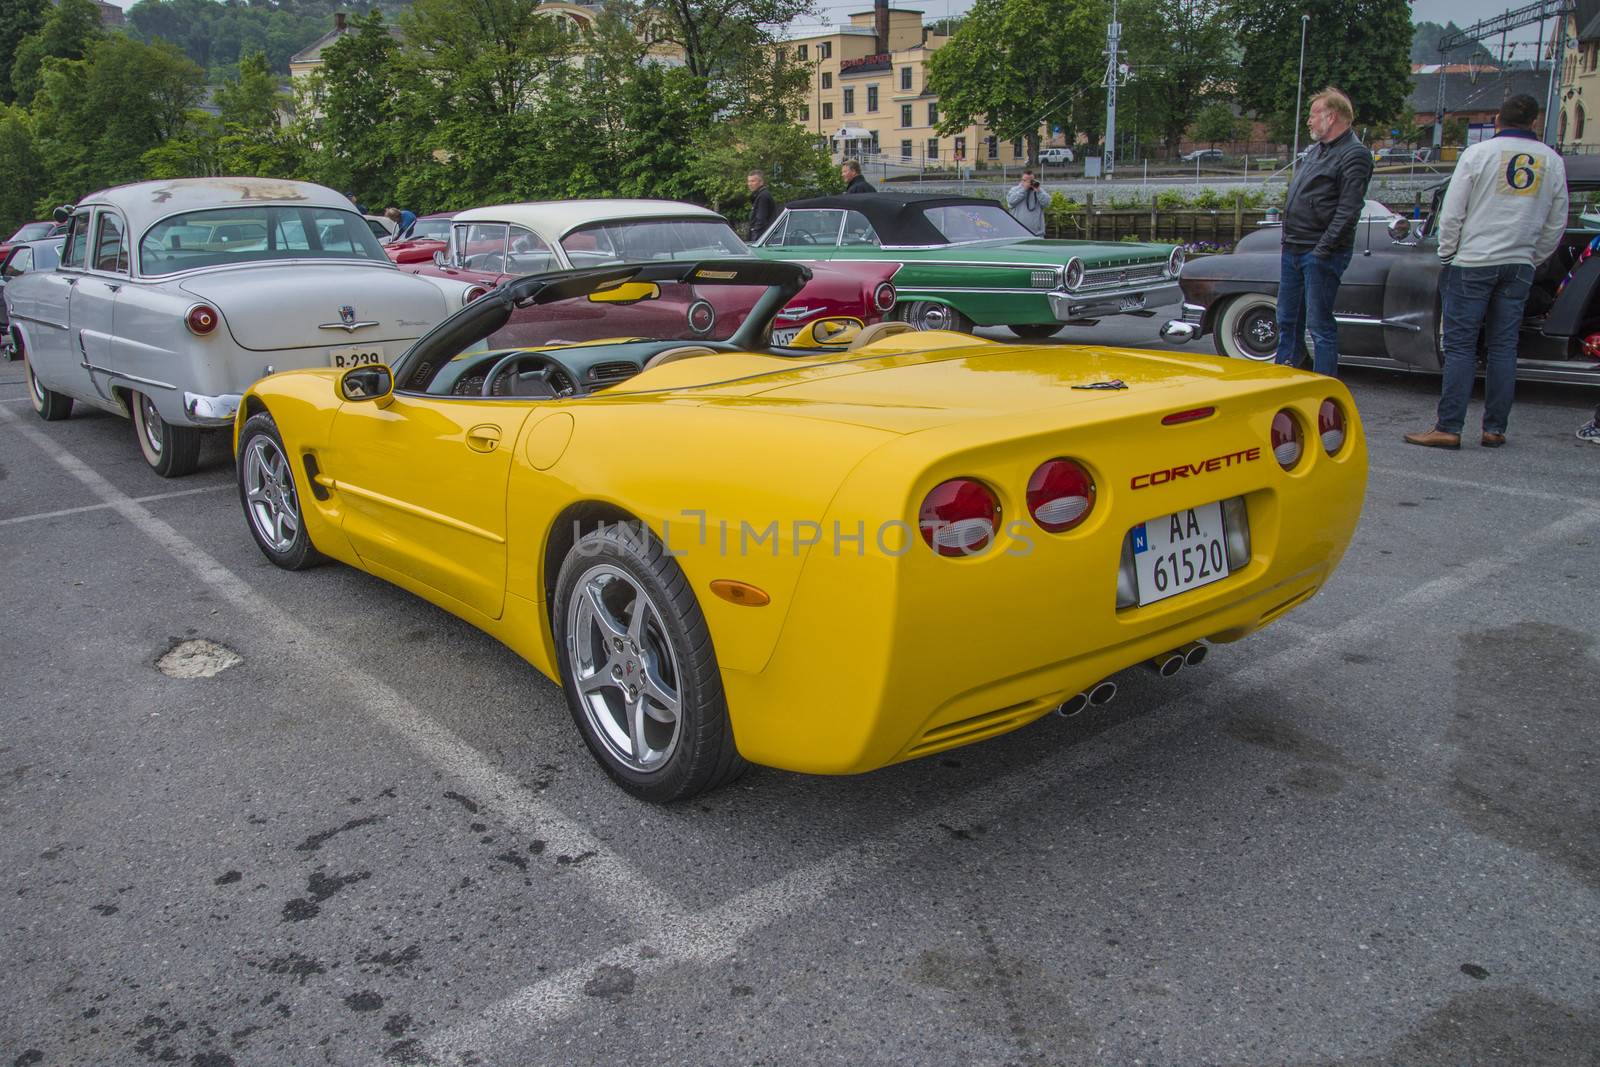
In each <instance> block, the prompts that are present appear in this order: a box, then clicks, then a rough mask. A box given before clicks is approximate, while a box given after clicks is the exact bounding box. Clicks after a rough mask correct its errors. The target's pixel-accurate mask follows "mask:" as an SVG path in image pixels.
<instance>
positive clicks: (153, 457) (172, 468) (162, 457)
mask: <svg viewBox="0 0 1600 1067" xmlns="http://www.w3.org/2000/svg"><path fill="white" fill-rule="evenodd" d="M128 408H129V409H130V410H131V411H132V412H133V436H134V438H135V439H136V440H137V441H138V442H139V452H140V454H141V455H143V456H144V461H145V462H146V463H148V464H150V469H151V470H153V471H155V472H156V473H157V474H159V475H161V477H163V478H182V477H183V476H184V475H186V474H193V473H194V470H195V468H196V467H198V466H199V465H200V440H201V438H200V430H199V429H198V428H197V427H194V426H174V425H173V424H172V423H170V422H168V421H167V420H166V419H163V418H162V417H161V412H159V411H157V410H156V405H155V401H153V400H151V399H150V398H149V397H148V396H146V395H145V394H144V393H135V392H130V393H129V394H128Z"/></svg>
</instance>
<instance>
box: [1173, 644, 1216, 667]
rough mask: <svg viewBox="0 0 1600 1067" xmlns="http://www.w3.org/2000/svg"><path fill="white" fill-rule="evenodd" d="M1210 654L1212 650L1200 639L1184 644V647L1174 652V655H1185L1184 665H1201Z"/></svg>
mask: <svg viewBox="0 0 1600 1067" xmlns="http://www.w3.org/2000/svg"><path fill="white" fill-rule="evenodd" d="M1210 654H1211V650H1210V649H1209V648H1207V647H1206V646H1205V645H1202V644H1201V643H1200V642H1199V641H1190V642H1189V643H1188V644H1187V645H1184V646H1183V647H1182V648H1180V649H1178V651H1177V652H1176V653H1174V655H1181V656H1182V657H1183V665H1184V666H1185V667H1198V666H1200V664H1202V663H1204V662H1205V661H1206V657H1207V656H1208V655H1210Z"/></svg>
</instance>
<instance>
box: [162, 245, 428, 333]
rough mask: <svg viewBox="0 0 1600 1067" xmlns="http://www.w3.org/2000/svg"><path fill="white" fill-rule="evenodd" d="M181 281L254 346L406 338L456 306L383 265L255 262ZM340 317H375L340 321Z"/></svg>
mask: <svg viewBox="0 0 1600 1067" xmlns="http://www.w3.org/2000/svg"><path fill="white" fill-rule="evenodd" d="M182 288H183V289H184V291H185V292H188V293H191V294H193V295H194V296H195V297H196V298H197V299H200V300H204V301H205V302H206V303H208V304H210V305H212V306H213V307H215V308H216V309H217V310H218V311H220V312H222V321H223V322H225V323H226V324H227V326H228V330H229V332H231V333H232V334H233V339H234V340H235V341H237V342H238V343H239V345H240V346H241V347H243V348H248V349H253V350H255V351H277V350H281V349H286V348H322V347H334V346H343V345H357V344H367V343H375V342H385V341H388V342H394V341H410V340H413V339H414V338H417V337H420V336H422V334H423V333H425V332H427V330H428V328H429V327H431V326H433V325H434V324H435V323H437V322H438V321H440V320H441V319H443V318H444V317H445V316H446V315H448V314H449V313H450V312H452V311H454V310H455V307H454V306H450V304H449V301H448V300H446V298H445V294H444V291H443V290H442V289H441V288H440V287H439V286H438V285H436V284H435V283H433V282H430V281H426V280H424V279H422V278H418V277H416V276H414V275H412V274H409V273H406V272H403V271H399V270H396V269H394V268H393V267H389V266H374V267H366V266H360V265H355V264H350V263H338V264H333V263H329V264H320V263H303V262H302V263H294V264H261V265H260V266H253V267H243V268H231V269H228V270H225V271H216V272H214V273H209V274H199V275H196V276H195V277H192V278H188V279H185V280H184V281H183V282H182ZM289 308H296V309H305V310H304V311H302V312H300V313H298V314H288V313H286V309H289ZM344 308H349V309H350V312H351V313H350V315H348V316H345V315H343V314H342V309H344ZM346 318H349V319H350V320H352V321H353V322H356V323H363V322H373V323H376V325H373V326H361V327H358V328H356V329H345V328H344V325H343V323H344V320H345V319H346ZM324 326H326V327H327V328H326V329H325V328H323V327H324Z"/></svg>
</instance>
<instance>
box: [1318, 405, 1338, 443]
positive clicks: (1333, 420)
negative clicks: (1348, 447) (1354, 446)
mask: <svg viewBox="0 0 1600 1067" xmlns="http://www.w3.org/2000/svg"><path fill="white" fill-rule="evenodd" d="M1317 434H1318V436H1320V437H1321V438H1322V449H1323V451H1325V452H1327V453H1328V455H1330V456H1331V455H1333V454H1334V453H1336V452H1338V451H1339V449H1341V448H1343V447H1344V412H1343V411H1342V410H1340V408H1339V405H1338V404H1335V403H1334V402H1333V401H1332V400H1324V401H1323V402H1322V407H1321V409H1320V410H1318V412H1317Z"/></svg>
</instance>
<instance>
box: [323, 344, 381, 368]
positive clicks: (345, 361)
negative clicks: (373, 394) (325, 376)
mask: <svg viewBox="0 0 1600 1067" xmlns="http://www.w3.org/2000/svg"><path fill="white" fill-rule="evenodd" d="M382 362H383V348H382V346H379V345H351V346H350V347H349V348H330V349H328V366H330V367H335V368H337V369H339V370H348V369H349V368H351V367H368V366H371V365H372V364H374V363H382Z"/></svg>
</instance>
